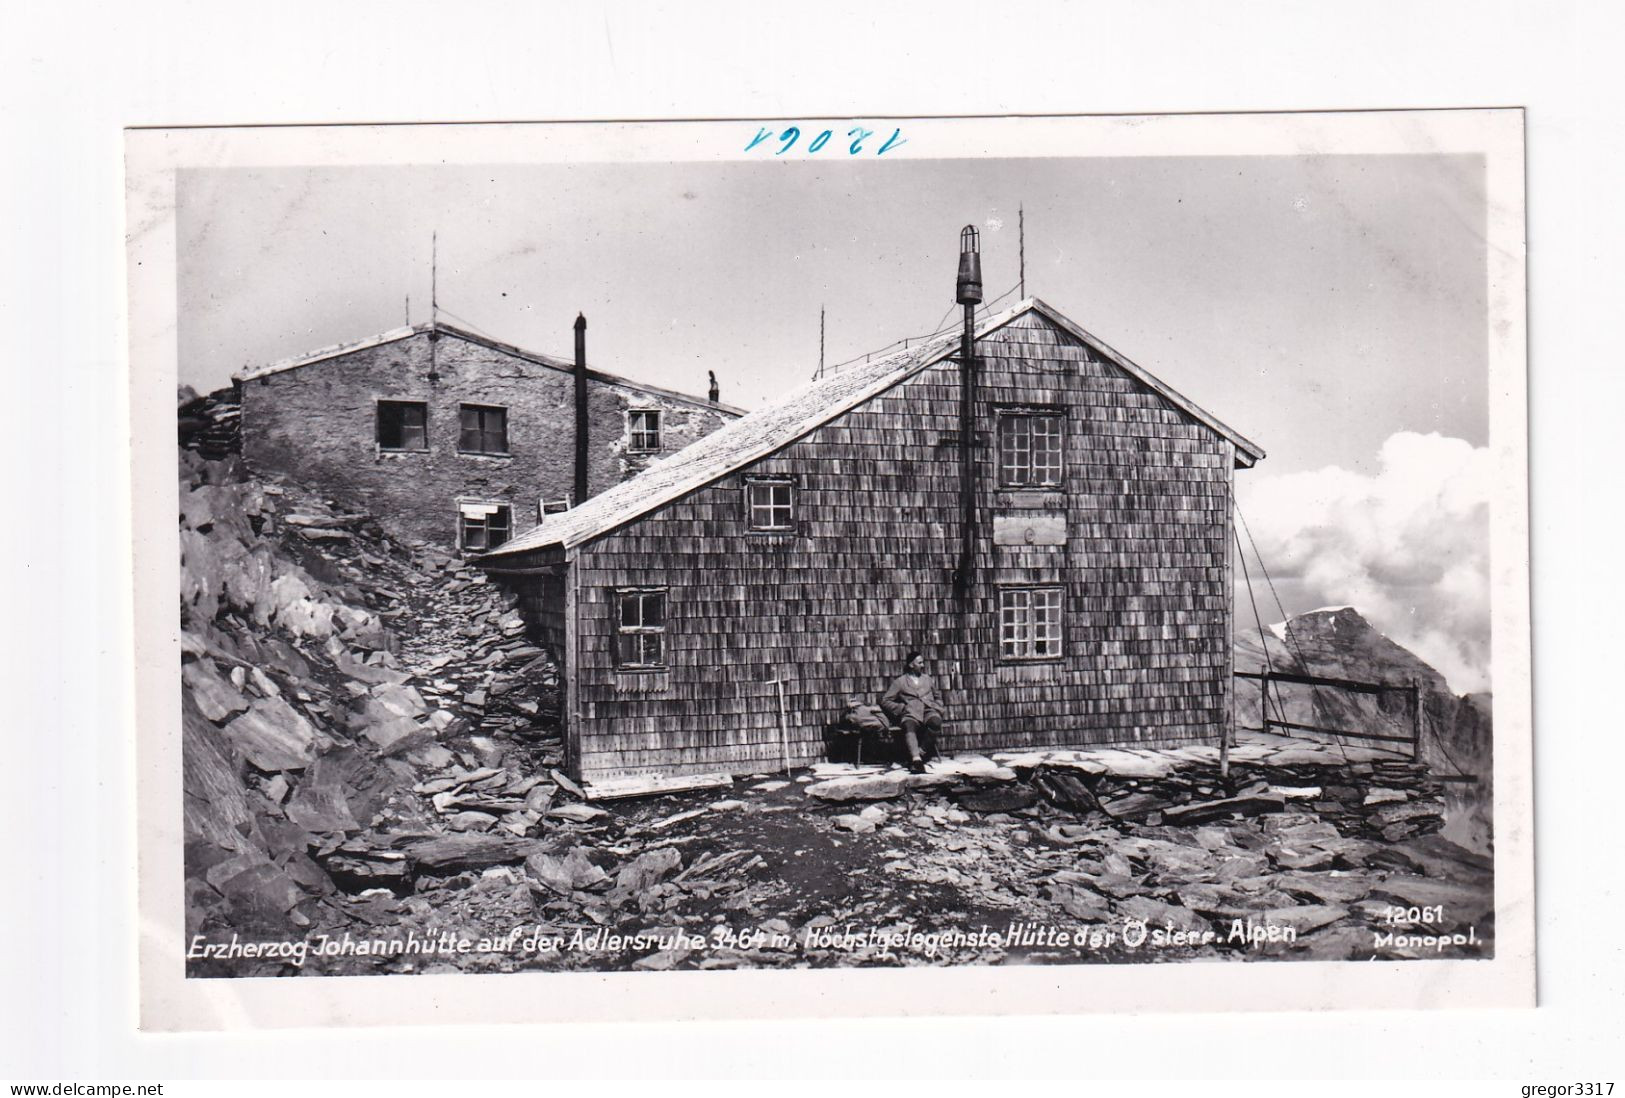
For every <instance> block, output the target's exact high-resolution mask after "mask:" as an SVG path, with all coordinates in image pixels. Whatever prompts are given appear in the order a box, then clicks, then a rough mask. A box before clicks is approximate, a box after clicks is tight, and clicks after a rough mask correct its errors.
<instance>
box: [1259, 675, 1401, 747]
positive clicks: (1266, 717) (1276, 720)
mask: <svg viewBox="0 0 1625 1098" xmlns="http://www.w3.org/2000/svg"><path fill="white" fill-rule="evenodd" d="M1235 676H1236V678H1238V679H1252V680H1255V681H1256V682H1257V683H1258V689H1259V706H1258V712H1259V717H1260V720H1261V721H1262V722H1263V727H1261V728H1243V729H1241V731H1243V732H1270V731H1273V730H1276V729H1280V730H1283V731H1286V732H1289V733H1290V732H1319V733H1320V734H1321V735H1325V736H1346V737H1348V738H1349V739H1356V740H1375V741H1380V742H1385V743H1401V744H1406V745H1408V746H1409V747H1410V749H1411V758H1413V759H1415V758H1420V757H1421V754H1422V684H1421V683H1420V682H1418V681H1414V680H1413V681H1411V682H1408V683H1386V682H1360V681H1358V680H1356V679H1336V678H1330V677H1328V676H1325V675H1300V674H1297V673H1296V672H1292V671H1237V672H1235ZM1272 682H1275V683H1288V684H1292V685H1297V686H1324V687H1328V688H1330V689H1334V690H1347V691H1349V692H1351V693H1355V694H1374V695H1378V696H1381V695H1384V694H1403V695H1405V696H1406V697H1407V698H1408V699H1409V701H1410V705H1409V710H1410V713H1409V715H1410V725H1411V731H1410V735H1408V736H1394V735H1389V734H1386V733H1380V732H1367V731H1364V730H1362V729H1354V728H1327V727H1325V726H1323V725H1318V724H1302V723H1300V722H1297V721H1289V720H1286V719H1285V713H1286V709H1285V707H1284V706H1281V705H1280V704H1279V694H1277V706H1276V708H1277V710H1278V711H1279V712H1280V713H1281V714H1282V716H1281V717H1271V716H1270V683H1272Z"/></svg>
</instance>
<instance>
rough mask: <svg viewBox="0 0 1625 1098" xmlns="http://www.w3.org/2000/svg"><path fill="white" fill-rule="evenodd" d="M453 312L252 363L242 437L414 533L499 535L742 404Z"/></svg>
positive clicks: (729, 415)
mask: <svg viewBox="0 0 1625 1098" xmlns="http://www.w3.org/2000/svg"><path fill="white" fill-rule="evenodd" d="M575 334H576V356H575V361H573V362H572V361H566V360H563V359H557V358H553V357H550V356H547V355H541V354H537V353H535V352H532V351H526V350H522V349H520V348H518V347H514V346H510V345H508V344H504V343H499V342H497V341H495V340H492V339H488V338H486V337H484V336H479V335H475V334H474V333H472V332H468V331H464V330H462V329H460V328H455V327H452V326H450V325H448V324H446V323H444V322H436V323H432V324H420V325H415V326H413V327H409V328H399V329H396V330H395V331H392V332H386V333H384V334H383V335H379V336H375V337H373V338H371V339H366V340H362V341H360V342H356V343H351V344H346V345H343V346H338V347H330V348H327V349H325V350H322V351H317V352H315V353H313V354H309V355H305V356H302V357H300V358H296V359H292V360H288V361H285V362H279V363H276V364H274V365H270V366H266V367H264V368H261V369H256V370H250V371H246V372H243V373H241V374H239V375H237V376H236V377H235V378H234V380H235V381H236V382H237V383H238V385H239V388H240V391H241V399H242V453H243V458H244V460H245V461H246V462H247V463H248V465H249V467H250V468H251V469H253V470H254V471H256V472H259V473H280V474H285V475H287V476H290V477H293V478H296V479H298V480H300V481H303V482H305V483H310V484H319V485H322V486H323V487H324V488H325V489H326V490H327V491H329V492H331V493H332V495H333V496H334V498H336V499H347V500H353V501H355V503H357V504H358V505H360V506H363V507H365V508H366V509H367V510H368V511H370V512H372V513H374V514H376V515H377V516H378V517H379V518H380V519H381V520H382V521H383V522H384V523H385V524H386V525H388V526H391V527H393V528H395V529H396V530H398V531H400V532H402V533H404V534H406V535H408V536H412V537H417V538H422V539H424V540H426V541H429V542H433V543H437V544H441V545H445V546H448V547H449V546H456V547H458V548H460V549H462V550H464V551H467V552H483V551H485V550H489V549H494V548H496V547H497V546H499V545H501V544H502V543H503V542H505V541H507V540H508V539H510V538H512V537H514V536H515V535H518V534H520V533H523V532H525V531H527V530H529V529H530V528H532V527H534V526H536V525H537V524H538V523H539V522H540V521H541V520H542V517H543V515H544V514H547V513H552V512H556V511H564V510H567V509H569V508H570V507H572V506H574V505H576V504H578V503H580V502H582V501H583V500H584V499H586V498H587V497H590V496H593V495H596V494H597V493H599V492H601V491H603V490H604V489H606V488H609V487H611V486H612V485H615V484H618V483H620V482H621V481H623V480H626V479H627V478H628V477H631V476H633V475H635V474H637V473H639V472H641V471H642V470H643V469H645V468H646V467H647V466H648V465H649V464H650V463H652V462H654V461H656V460H657V459H659V458H660V457H662V456H663V455H667V454H671V453H673V452H675V451H677V450H680V449H682V448H683V447H684V446H686V445H688V444H689V443H691V442H693V441H695V440H696V439H699V438H701V437H703V436H705V435H707V434H710V433H711V432H712V431H714V430H716V429H717V428H718V427H721V426H722V425H723V424H725V423H727V422H728V421H730V420H732V419H735V418H737V417H738V416H739V415H741V414H742V412H741V411H740V410H739V409H736V408H730V407H728V406H726V405H723V404H720V403H718V401H717V393H716V387H715V382H714V381H713V383H712V391H711V396H710V399H705V398H701V397H693V396H687V395H685V394H683V393H677V392H671V391H669V390H666V389H660V388H656V387H654V386H650V385H644V384H641V383H639V382H635V381H629V380H627V379H626V378H622V377H616V376H615V375H613V374H607V373H604V372H602V371H599V370H594V369H589V368H588V367H587V364H586V352H585V343H586V321H585V320H584V319H578V320H577V321H576V333H575Z"/></svg>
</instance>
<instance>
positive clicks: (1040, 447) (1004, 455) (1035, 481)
mask: <svg viewBox="0 0 1625 1098" xmlns="http://www.w3.org/2000/svg"><path fill="white" fill-rule="evenodd" d="M1065 433H1066V416H1065V415H1064V414H1063V413H1062V412H1059V411H1044V410H1040V409H1025V408H1006V409H1001V410H1000V411H999V486H1000V487H1001V488H1051V487H1056V486H1058V485H1059V484H1060V483H1061V470H1062V468H1063V452H1064V451H1063V446H1062V442H1063V440H1064V438H1065Z"/></svg>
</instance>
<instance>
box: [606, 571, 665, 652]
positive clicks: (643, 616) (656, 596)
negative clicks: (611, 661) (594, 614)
mask: <svg viewBox="0 0 1625 1098" xmlns="http://www.w3.org/2000/svg"><path fill="white" fill-rule="evenodd" d="M614 603H615V663H616V666H618V667H624V668H630V669H633V670H639V669H648V668H657V667H665V666H666V588H664V587H621V588H618V589H616V591H615V599H614Z"/></svg>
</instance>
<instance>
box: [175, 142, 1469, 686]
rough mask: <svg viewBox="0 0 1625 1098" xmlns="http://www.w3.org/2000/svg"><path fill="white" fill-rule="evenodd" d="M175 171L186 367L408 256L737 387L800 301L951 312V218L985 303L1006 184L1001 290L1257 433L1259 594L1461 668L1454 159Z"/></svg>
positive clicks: (445, 300) (542, 324)
mask: <svg viewBox="0 0 1625 1098" xmlns="http://www.w3.org/2000/svg"><path fill="white" fill-rule="evenodd" d="M176 197H177V267H178V274H177V277H178V281H179V285H178V287H177V289H178V294H179V304H180V316H179V321H178V323H179V346H180V380H181V382H182V383H185V384H190V385H191V386H193V387H194V388H196V389H198V390H199V391H205V390H208V389H213V388H217V387H219V386H221V385H224V384H226V383H228V380H229V375H230V374H231V373H232V372H234V371H236V370H241V369H244V368H247V367H253V366H257V365H262V364H266V363H269V362H273V361H276V360H278V359H282V358H286V357H290V356H294V355H299V354H303V353H305V352H308V351H311V350H315V349H317V348H321V347H324V346H328V345H331V344H335V343H343V342H349V341H352V340H357V339H362V338H365V337H367V336H370V335H374V334H377V333H379V332H382V331H386V330H388V329H390V328H394V327H398V326H400V325H401V324H403V323H406V322H407V321H408V319H410V321H411V322H413V323H421V322H423V321H426V320H428V319H429V316H430V296H431V294H430V287H431V271H432V270H433V271H434V278H435V279H436V280H437V283H438V289H437V296H438V301H439V304H440V315H441V316H442V318H443V319H445V320H447V321H450V322H451V323H455V324H459V325H461V326H463V327H467V328H471V329H473V330H475V331H477V332H481V333H484V334H486V335H489V336H492V337H494V338H496V339H499V340H503V341H505V342H510V343H515V344H518V345H520V346H522V347H526V348H528V349H531V350H535V351H541V352H544V353H551V354H555V355H559V356H561V357H568V356H569V355H570V353H571V328H570V326H571V323H572V322H573V321H574V319H575V316H576V313H577V312H582V313H585V315H586V317H587V320H588V332H587V346H588V359H589V361H591V362H592V363H593V365H594V366H595V367H596V368H599V369H603V370H608V371H611V372H614V373H619V374H622V375H624V376H627V377H631V378H635V379H638V380H642V381H647V382H650V383H653V384H657V385H662V386H666V387H669V388H675V389H680V390H684V391H688V392H694V393H704V391H705V387H706V371H707V370H708V369H709V370H714V371H715V372H716V374H717V377H718V379H719V381H720V383H721V386H722V394H723V400H724V401H727V402H730V403H734V404H738V405H741V406H744V407H747V408H751V407H759V406H760V405H762V404H763V403H766V402H769V401H771V400H772V399H773V398H774V396H775V395H777V394H779V393H783V392H785V391H788V390H789V389H791V388H793V387H794V386H796V385H798V384H800V383H801V382H803V381H805V380H806V379H807V378H808V377H810V376H811V375H812V373H813V371H814V370H815V369H816V368H817V365H818V361H819V310H820V308H823V309H824V310H825V311H826V318H827V319H826V331H825V357H826V361H827V362H828V363H829V364H831V365H832V366H833V365H835V364H838V363H840V362H842V361H844V360H848V359H850V358H852V357H854V356H861V355H862V354H863V353H865V352H867V351H871V350H877V349H880V348H882V347H885V346H886V345H888V344H890V343H892V342H893V341H895V340H898V339H901V338H903V337H905V336H910V335H917V334H923V333H926V332H929V331H932V330H933V329H935V328H937V327H938V326H940V325H941V324H942V323H944V321H945V319H951V317H948V316H946V314H948V312H949V310H950V308H951V307H952V306H953V294H954V277H955V273H956V269H957V256H958V250H959V230H960V228H961V226H963V225H965V224H974V225H976V226H977V228H978V229H979V230H980V231H981V234H982V263H983V279H984V285H985V287H986V289H987V295H988V297H989V298H990V299H992V298H996V297H998V296H999V295H1001V294H1004V293H1005V292H1006V291H1010V296H1008V297H1006V298H1005V299H1004V301H1003V302H1001V304H1008V303H1009V302H1011V301H1014V300H1015V299H1016V296H1017V295H1016V292H1015V290H1016V287H1017V283H1018V280H1019V277H1020V259H1019V256H1020V244H1019V235H1018V223H1019V219H1018V213H1017V211H1018V208H1022V209H1024V211H1025V217H1024V220H1025V238H1026V249H1025V251H1026V292H1027V293H1028V294H1029V295H1031V296H1037V297H1041V298H1043V299H1044V300H1045V301H1047V302H1048V303H1050V304H1051V305H1053V306H1055V307H1057V308H1058V309H1060V310H1061V311H1062V312H1063V313H1065V314H1066V315H1067V316H1069V317H1071V318H1072V319H1073V320H1074V321H1076V322H1077V323H1078V324H1080V325H1081V326H1082V327H1083V328H1085V329H1086V330H1088V331H1090V332H1091V333H1093V334H1094V335H1096V336H1098V337H1099V338H1101V339H1103V340H1104V341H1105V342H1107V343H1108V344H1110V345H1111V346H1112V347H1114V348H1115V349H1116V350H1118V351H1119V352H1121V353H1123V354H1125V355H1127V356H1128V357H1129V358H1131V359H1133V360H1134V361H1136V362H1137V363H1139V364H1140V365H1141V366H1142V367H1145V368H1146V369H1148V370H1149V371H1150V372H1151V373H1153V374H1155V375H1156V376H1158V377H1160V378H1161V379H1162V380H1164V381H1165V382H1167V383H1168V384H1170V385H1172V386H1173V387H1174V388H1175V389H1177V390H1179V391H1180V392H1182V393H1184V394H1185V395H1186V396H1188V397H1190V398H1191V399H1193V400H1195V401H1196V402H1197V403H1198V404H1200V405H1202V406H1203V407H1204V408H1206V409H1207V410H1208V411H1210V412H1211V413H1213V414H1214V415H1216V416H1217V417H1218V418H1219V419H1221V420H1223V421H1225V422H1226V423H1228V424H1229V425H1230V426H1232V427H1233V428H1235V429H1236V430H1238V431H1240V432H1241V433H1242V434H1243V435H1245V436H1247V437H1248V438H1250V439H1252V440H1253V441H1254V442H1256V443H1258V444H1259V445H1260V446H1262V447H1263V448H1264V449H1265V451H1266V452H1267V453H1268V457H1267V458H1266V459H1265V461H1263V462H1261V463H1260V464H1259V465H1258V467H1257V468H1255V469H1253V470H1247V471H1243V472H1241V473H1239V474H1238V485H1237V491H1238V501H1239V503H1240V505H1241V507H1242V509H1243V513H1244V515H1245V516H1246V517H1248V519H1249V520H1250V523H1251V528H1252V532H1253V534H1254V536H1255V538H1256V540H1257V541H1258V542H1259V545H1260V549H1261V551H1262V552H1263V553H1264V560H1265V562H1266V564H1267V565H1268V566H1269V568H1270V570H1271V573H1272V577H1273V578H1274V579H1275V580H1276V581H1277V583H1278V585H1279V587H1280V589H1281V596H1282V601H1283V603H1284V605H1285V609H1286V610H1287V612H1289V613H1296V612H1299V611H1302V610H1306V609H1311V608H1313V607H1315V606H1318V605H1327V604H1343V603H1353V604H1355V605H1357V606H1360V608H1361V609H1362V611H1365V612H1366V614H1367V617H1370V618H1372V620H1373V622H1374V624H1377V625H1378V627H1379V628H1382V629H1384V631H1385V632H1388V633H1389V635H1390V636H1392V637H1394V639H1396V640H1399V641H1400V642H1401V643H1406V644H1407V645H1408V646H1413V647H1416V650H1417V651H1418V652H1419V654H1422V655H1423V657H1424V658H1425V659H1428V660H1429V662H1432V663H1434V664H1435V666H1438V667H1439V668H1440V670H1441V671H1443V672H1444V673H1445V674H1446V675H1447V677H1449V678H1450V680H1451V682H1452V684H1453V685H1455V686H1456V687H1457V689H1460V690H1466V689H1481V688H1483V687H1484V686H1485V685H1487V681H1488V680H1487V660H1488V583H1487V578H1486V577H1487V561H1484V560H1481V559H1480V556H1481V555H1482V552H1477V553H1475V552H1471V551H1469V550H1472V549H1473V548H1474V547H1475V546H1476V547H1477V549H1478V550H1479V551H1482V549H1483V546H1484V544H1485V539H1484V537H1480V536H1478V534H1479V532H1480V531H1479V528H1478V527H1477V526H1475V525H1474V523H1475V522H1477V521H1478V519H1477V518H1475V517H1474V515H1475V514H1476V513H1477V512H1475V511H1474V507H1475V506H1477V505H1476V504H1473V503H1471V502H1470V501H1467V500H1465V499H1464V498H1463V493H1464V492H1465V493H1467V494H1469V495H1470V494H1471V491H1472V490H1477V489H1476V488H1475V487H1474V486H1475V485H1478V481H1477V480H1475V477H1474V475H1473V473H1472V472H1471V470H1470V467H1473V466H1474V462H1473V458H1472V455H1473V454H1475V453H1477V452H1481V451H1482V450H1483V448H1484V447H1485V446H1486V445H1487V442H1488V439H1487V413H1488V402H1487V384H1488V383H1487V353H1488V351H1487V325H1486V312H1485V283H1486V275H1485V261H1486V256H1485V244H1484V226H1485V212H1486V211H1485V197H1484V179H1483V162H1482V160H1481V159H1480V158H1478V157H1476V156H1445V155H1404V156H1390V155H1380V156H1379V155H1350V156H1302V157H1284V156H1247V157H1223V156H1214V157H1145V158H1080V157H1049V158H1029V159H1007V160H993V159H952V160H929V159H906V160H896V161H890V162H887V161H877V160H863V161H846V162H816V161H806V160H801V161H789V160H785V161H775V160H753V161H734V162H713V163H677V164H658V165H650V164H626V163H617V164H609V163H602V164H600V163H574V164H567V165H560V164H555V165H492V166H489V167H484V168H481V167H469V166H461V165H458V166H447V165H434V164H425V165H421V166H417V165H410V166H380V167H335V168H316V169H304V168H270V169H248V168H232V169H192V170H187V171H185V172H183V173H181V176H180V179H179V181H178V184H177V196H176ZM431 241H434V242H435V243H433V244H432V243H431ZM432 255H434V256H436V257H437V258H436V259H435V260H434V261H433V262H432V261H431V256H432ZM1396 440H1397V441H1396ZM1415 440H1433V441H1432V442H1428V441H1423V442H1416V441H1415ZM1463 455H1467V456H1466V457H1463ZM1480 464H1482V463H1480ZM1478 487H1479V488H1482V491H1483V492H1484V493H1486V499H1487V492H1488V486H1487V485H1478ZM1441 500H1449V501H1450V505H1449V506H1441V505H1440V501H1441ZM1480 502H1483V501H1480ZM1436 525H1442V526H1443V527H1445V529H1443V530H1441V531H1434V530H1433V527H1434V526H1436ZM1464 530H1465V531H1468V533H1467V534H1466V535H1461V531H1464ZM1306 531H1307V532H1308V533H1306ZM1401 546H1408V547H1409V548H1405V549H1403V553H1404V555H1405V564H1404V567H1402V568H1390V567H1388V566H1387V565H1386V564H1385V554H1386V553H1388V552H1389V551H1390V550H1391V551H1392V552H1394V553H1396V554H1398V553H1401V552H1402V550H1401ZM1396 559H1397V558H1396ZM1330 561H1337V562H1339V563H1338V564H1337V565H1336V566H1335V567H1332V566H1329V565H1328V563H1327V562H1330ZM1481 578H1482V579H1484V582H1483V583H1482V584H1481V585H1480V584H1478V583H1477V581H1478V580H1479V579H1481ZM1362 603H1363V604H1364V605H1362ZM1467 604H1470V605H1467ZM1446 610H1449V611H1450V612H1449V613H1446V612H1445V611H1446ZM1261 611H1262V612H1263V613H1264V614H1265V620H1266V621H1272V620H1278V619H1279V618H1280V616H1281V615H1280V613H1279V612H1277V613H1273V614H1272V613H1269V608H1267V607H1261ZM1248 616H1250V611H1247V610H1244V611H1243V620H1245V618H1246V617H1248ZM1418 646H1419V647H1418Z"/></svg>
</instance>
